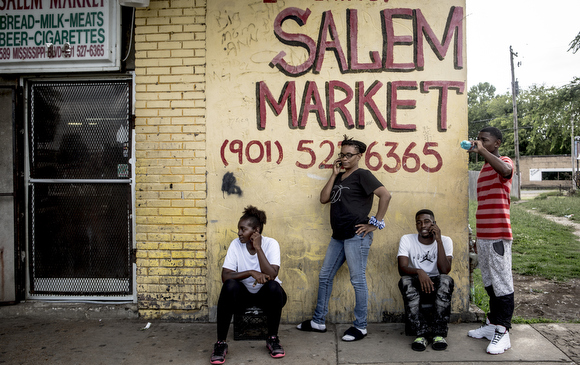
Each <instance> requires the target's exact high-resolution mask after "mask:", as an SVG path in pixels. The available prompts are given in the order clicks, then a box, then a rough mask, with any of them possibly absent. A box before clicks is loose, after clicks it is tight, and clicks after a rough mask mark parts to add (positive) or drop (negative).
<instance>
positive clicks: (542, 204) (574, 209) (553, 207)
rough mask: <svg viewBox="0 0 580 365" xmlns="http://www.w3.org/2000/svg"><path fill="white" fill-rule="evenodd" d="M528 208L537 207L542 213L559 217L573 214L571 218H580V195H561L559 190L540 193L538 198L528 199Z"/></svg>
mask: <svg viewBox="0 0 580 365" xmlns="http://www.w3.org/2000/svg"><path fill="white" fill-rule="evenodd" d="M526 207H527V208H528V209H536V210H538V211H540V212H542V213H546V214H551V215H555V216H558V217H563V216H568V215H571V214H573V216H572V217H571V218H570V220H576V221H578V220H580V195H579V194H576V195H572V196H561V195H560V194H559V193H558V192H557V191H555V192H550V193H544V194H540V195H539V196H537V197H536V198H534V199H532V200H530V201H527V202H526Z"/></svg>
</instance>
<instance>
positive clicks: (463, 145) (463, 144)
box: [461, 141, 471, 150]
mask: <svg viewBox="0 0 580 365" xmlns="http://www.w3.org/2000/svg"><path fill="white" fill-rule="evenodd" d="M461 148H463V149H464V150H470V149H471V142H469V141H461Z"/></svg>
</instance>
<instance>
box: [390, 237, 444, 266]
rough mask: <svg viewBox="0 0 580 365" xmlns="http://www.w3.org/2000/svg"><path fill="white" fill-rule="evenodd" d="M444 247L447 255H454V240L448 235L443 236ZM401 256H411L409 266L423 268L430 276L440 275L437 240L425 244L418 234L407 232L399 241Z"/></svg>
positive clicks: (399, 254)
mask: <svg viewBox="0 0 580 365" xmlns="http://www.w3.org/2000/svg"><path fill="white" fill-rule="evenodd" d="M441 241H442V242H443V248H444V249H445V256H451V257H453V241H452V240H451V238H449V237H447V236H441ZM399 256H407V257H408V258H409V266H411V267H413V268H415V269H421V270H423V271H425V272H426V273H427V275H429V276H437V275H439V269H437V241H435V240H433V243H431V244H429V245H425V244H423V243H421V242H419V235H418V234H406V235H404V236H403V237H401V240H400V241H399V253H398V254H397V257H399Z"/></svg>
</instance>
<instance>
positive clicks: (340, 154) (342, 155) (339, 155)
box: [338, 153, 360, 160]
mask: <svg viewBox="0 0 580 365" xmlns="http://www.w3.org/2000/svg"><path fill="white" fill-rule="evenodd" d="M356 155H360V153H354V154H353V153H339V154H338V158H345V157H346V159H347V160H350V159H351V158H352V156H356Z"/></svg>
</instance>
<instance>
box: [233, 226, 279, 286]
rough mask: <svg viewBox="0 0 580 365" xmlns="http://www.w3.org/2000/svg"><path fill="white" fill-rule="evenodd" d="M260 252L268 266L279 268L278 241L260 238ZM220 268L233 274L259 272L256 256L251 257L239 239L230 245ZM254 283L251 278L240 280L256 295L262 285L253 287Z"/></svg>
mask: <svg viewBox="0 0 580 365" xmlns="http://www.w3.org/2000/svg"><path fill="white" fill-rule="evenodd" d="M262 251H264V255H265V256H266V258H267V259H268V262H269V263H270V265H276V266H278V267H280V245H279V244H278V241H276V240H275V239H273V238H270V237H266V236H262ZM222 267H224V268H226V269H230V270H233V271H235V272H242V271H248V270H256V271H261V270H260V262H259V261H258V254H254V255H251V254H250V253H249V252H248V249H247V248H246V244H245V243H242V242H240V239H239V238H236V239H235V240H233V241H232V243H230V247H229V248H228V252H227V253H226V258H225V260H224V264H223V265H222ZM275 280H276V281H277V282H278V283H280V284H282V281H280V279H278V277H276V279H275ZM255 281H256V280H255V279H254V278H253V277H251V276H250V277H247V278H245V279H244V280H242V282H243V283H244V285H245V286H246V288H248V291H249V292H250V293H253V294H255V293H257V292H258V291H259V290H260V288H261V287H262V285H263V284H260V283H257V284H256V286H254V282H255Z"/></svg>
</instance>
